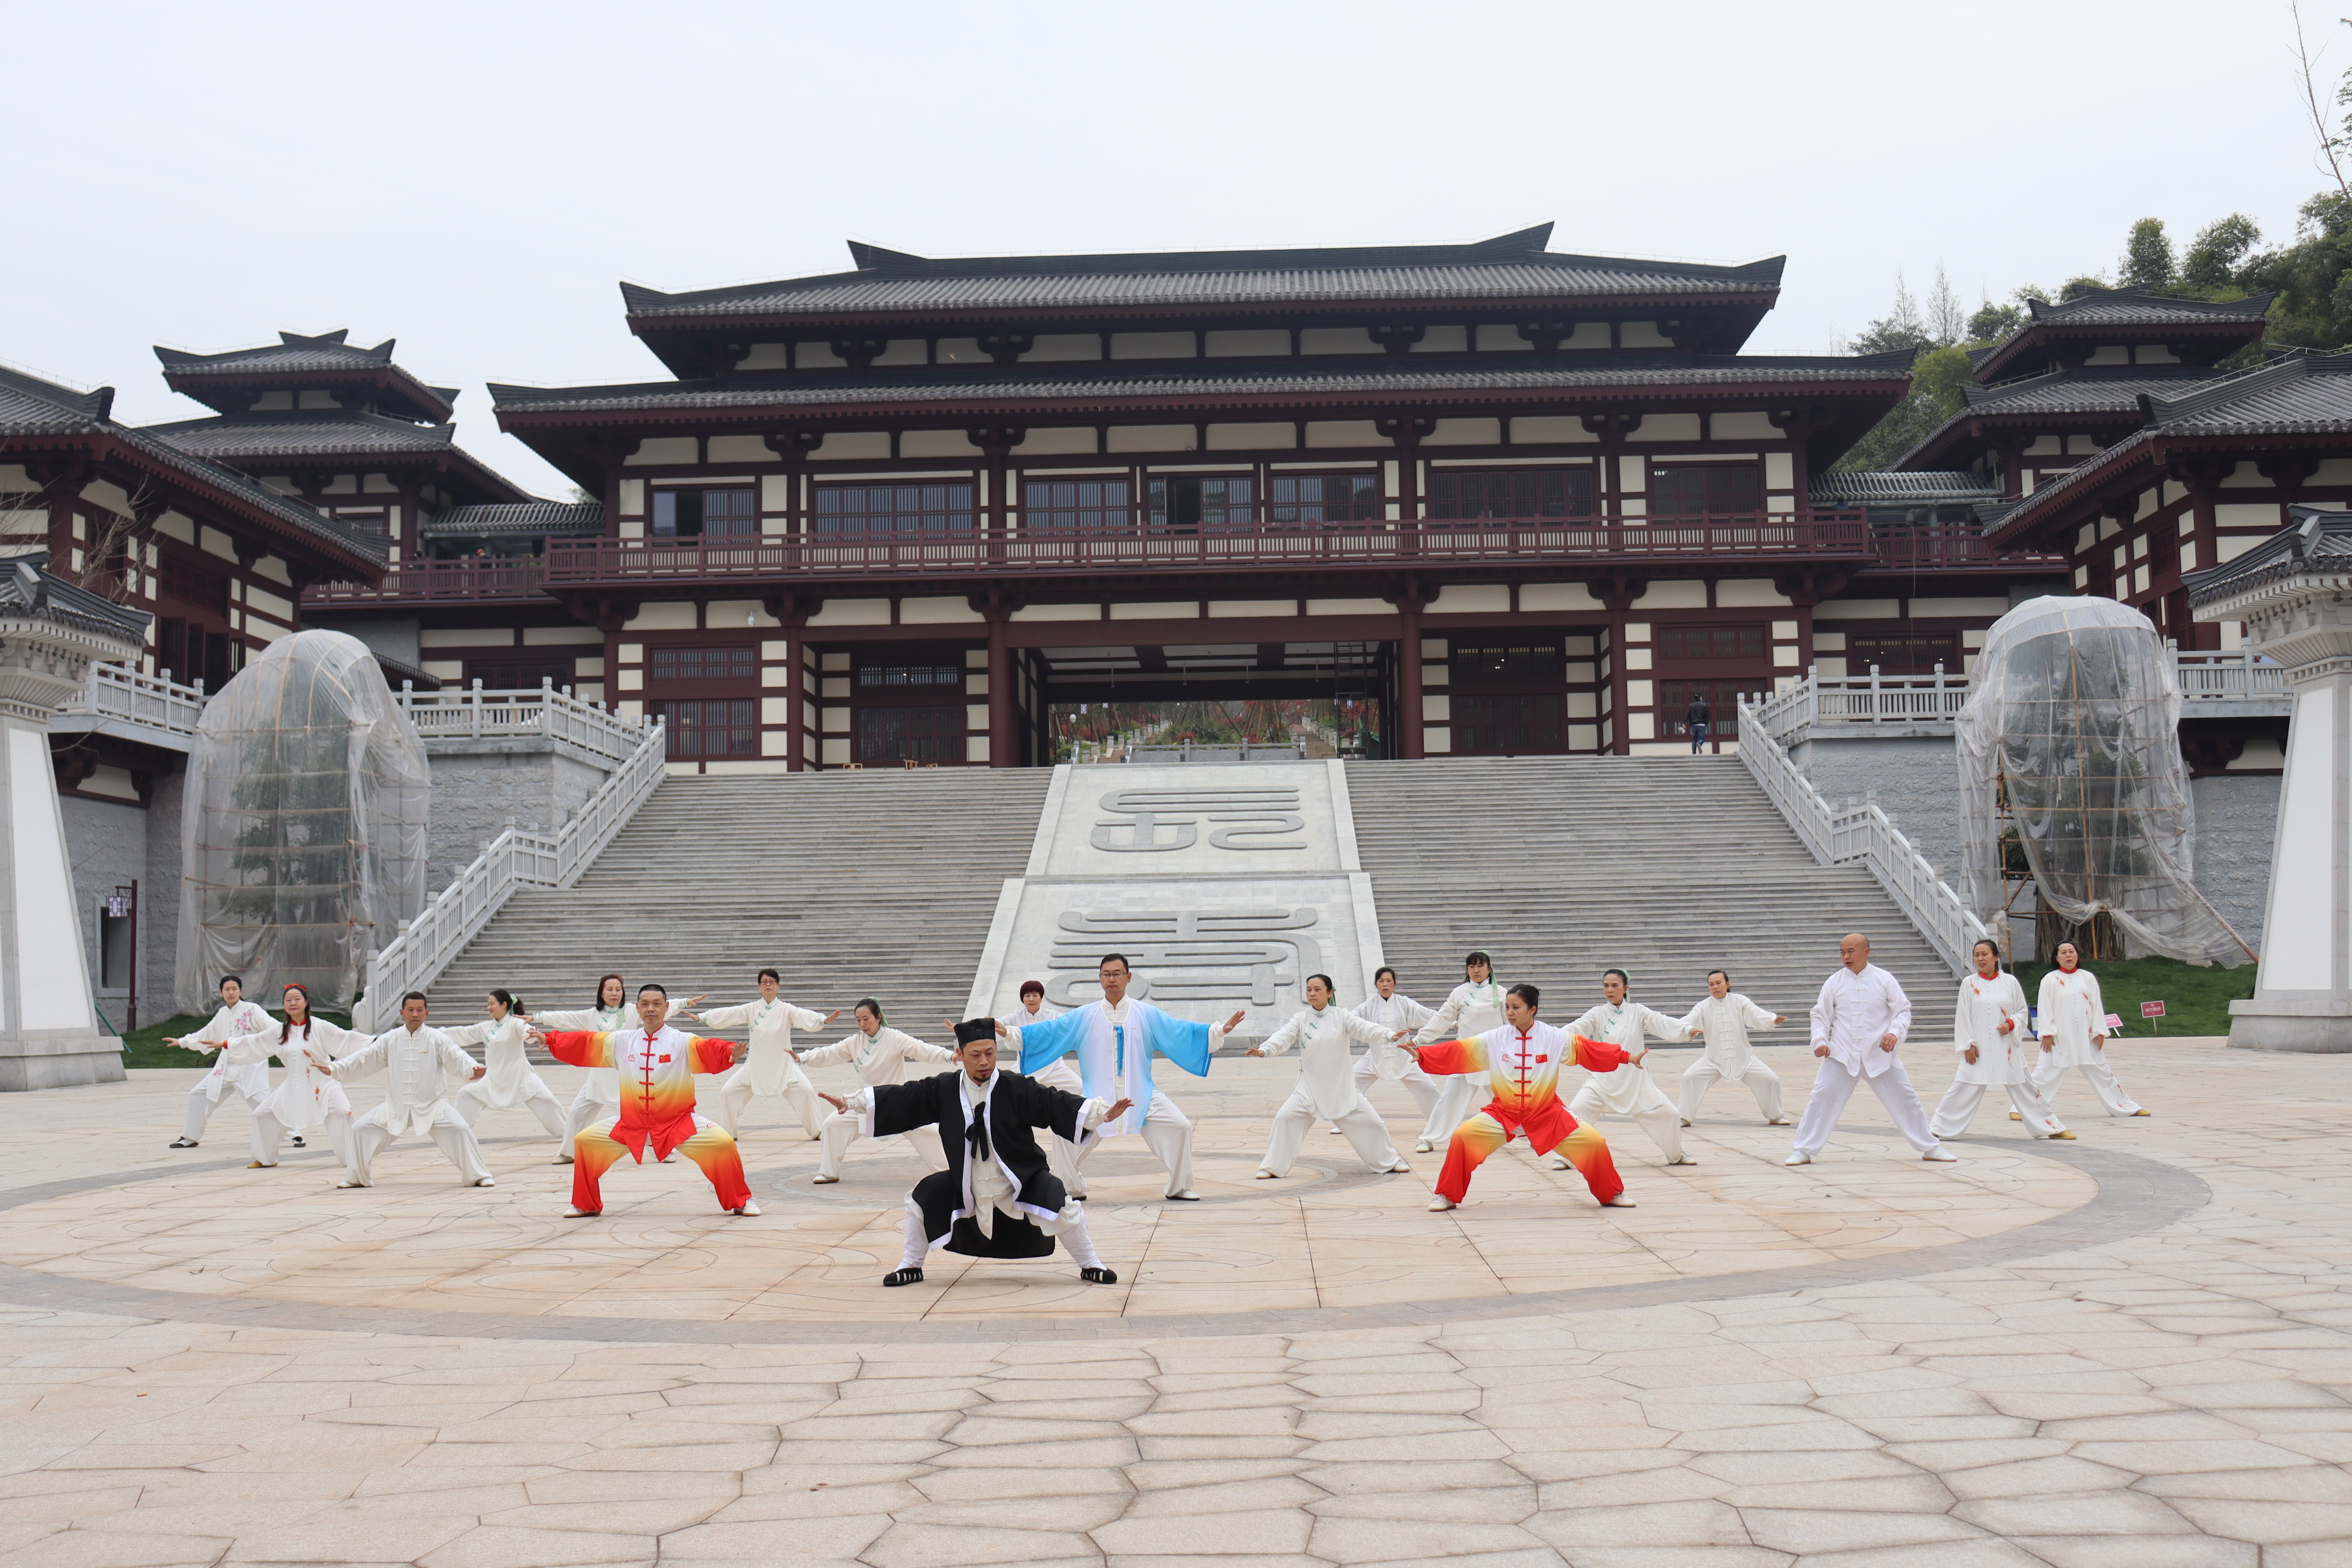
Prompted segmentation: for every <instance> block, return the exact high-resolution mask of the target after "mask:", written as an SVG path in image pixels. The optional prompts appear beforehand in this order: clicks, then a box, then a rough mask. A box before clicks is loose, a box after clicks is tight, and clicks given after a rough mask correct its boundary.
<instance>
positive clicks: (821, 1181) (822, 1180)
mask: <svg viewBox="0 0 2352 1568" xmlns="http://www.w3.org/2000/svg"><path fill="white" fill-rule="evenodd" d="M809 1180H810V1181H812V1182H814V1183H815V1184H817V1185H818V1186H820V1187H822V1186H824V1185H825V1184H827V1183H829V1182H837V1181H839V1180H841V1178H840V1177H839V1176H811V1177H810V1178H809Z"/></svg>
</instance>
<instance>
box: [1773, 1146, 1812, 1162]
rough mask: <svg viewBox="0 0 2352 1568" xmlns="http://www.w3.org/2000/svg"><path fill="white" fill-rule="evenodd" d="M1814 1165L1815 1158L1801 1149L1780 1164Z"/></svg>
mask: <svg viewBox="0 0 2352 1568" xmlns="http://www.w3.org/2000/svg"><path fill="white" fill-rule="evenodd" d="M1780 1163H1782V1164H1783V1165H1810V1164H1811V1163H1813V1157H1812V1156H1811V1154H1808V1153H1806V1152H1804V1151H1803V1150H1801V1149H1800V1150H1798V1151H1797V1152H1795V1153H1793V1154H1790V1156H1789V1157H1788V1158H1787V1159H1785V1160H1783V1161H1781V1162H1780Z"/></svg>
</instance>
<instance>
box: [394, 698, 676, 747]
mask: <svg viewBox="0 0 2352 1568" xmlns="http://www.w3.org/2000/svg"><path fill="white" fill-rule="evenodd" d="M396 697H397V700H398V701H399V703H400V708H401V711H403V712H404V713H406V714H407V715H408V717H409V721H410V722H412V723H414V724H415V726H416V732H417V733H418V734H419V735H422V736H423V737H424V738H425V740H428V741H441V740H452V739H462V740H475V741H479V740H497V739H502V738H505V737H509V736H512V737H516V738H521V737H544V738H546V739H548V740H551V741H562V742H569V743H570V744H572V745H574V746H577V747H579V748H580V749H581V750H583V751H585V752H590V753H592V754H593V755H595V756H600V757H604V758H607V759H609V760H611V761H614V762H618V761H620V760H621V759H623V758H625V757H627V756H629V755H631V754H632V753H634V752H635V751H636V749H637V748H638V746H639V745H640V744H642V743H643V742H644V740H645V730H644V725H643V723H642V721H637V720H633V719H622V718H619V717H616V716H615V715H614V714H611V713H608V712H606V711H605V710H604V709H603V708H601V707H599V706H597V705H596V704H595V703H593V702H583V701H582V700H580V699H579V698H577V697H574V696H572V693H571V692H570V691H569V690H558V689H556V686H555V683H554V682H553V681H551V680H545V679H542V680H541V682H540V683H539V689H538V690H536V691H532V690H518V691H485V690H483V689H482V683H481V682H480V681H479V680H477V681H475V682H474V684H473V685H471V686H469V687H452V688H448V689H444V690H440V691H418V690H416V689H415V687H414V686H413V685H411V684H410V683H409V682H407V681H403V682H401V686H400V690H399V691H398V693H396Z"/></svg>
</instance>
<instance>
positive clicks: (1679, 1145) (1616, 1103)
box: [1551, 969, 1698, 1171]
mask: <svg viewBox="0 0 2352 1568" xmlns="http://www.w3.org/2000/svg"><path fill="white" fill-rule="evenodd" d="M1632 988H1633V983H1632V981H1631V980H1630V979H1629V978H1628V976H1627V975H1626V973H1625V972H1624V971H1623V970H1622V969H1605V970H1602V971H1601V1003H1600V1005H1598V1006H1595V1007H1591V1008H1589V1009H1587V1010H1586V1011H1585V1013H1584V1015H1583V1016H1581V1017H1580V1018H1578V1019H1577V1020H1576V1022H1575V1023H1573V1024H1570V1026H1568V1032H1569V1033H1570V1034H1571V1035H1582V1036H1583V1037H1585V1038H1586V1039H1588V1040H1598V1041H1600V1042H1601V1044H1602V1045H1607V1046H1615V1047H1618V1048H1619V1049H1620V1050H1622V1051H1623V1052H1624V1053H1625V1054H1626V1055H1627V1056H1628V1057H1639V1056H1642V1055H1643V1054H1645V1053H1646V1051H1647V1050H1648V1047H1646V1046H1645V1045H1643V1037H1645V1036H1654V1037H1657V1038H1659V1039H1661V1040H1687V1039H1689V1038H1690V1037H1691V1026H1690V1025H1689V1023H1688V1022H1687V1021H1686V1020H1684V1019H1680V1018H1669V1017H1667V1016H1665V1015H1664V1013H1661V1012H1659V1011H1657V1010H1656V1009H1655V1008H1653V1007H1645V1006H1643V1005H1642V1004H1641V1003H1639V1002H1629V1001H1627V1000H1626V998H1625V994H1626V992H1628V991H1629V990H1631V989H1632ZM1603 1112H1606V1113H1607V1114H1609V1115H1611V1116H1626V1117H1631V1118H1632V1119H1633V1124H1634V1125H1635V1126H1636V1127H1639V1128H1640V1129H1641V1130H1642V1131H1644V1132H1646V1133H1648V1134H1649V1135H1650V1142H1653V1143H1655V1144H1656V1145H1657V1146H1658V1152H1660V1153H1662V1154H1664V1156H1665V1157H1666V1163H1667V1164H1669V1165H1696V1164H1697V1163H1698V1162H1697V1161H1696V1160H1694V1159H1692V1158H1691V1157H1690V1156H1689V1155H1688V1154H1685V1153H1684V1152H1683V1119H1682V1115H1681V1113H1680V1112H1678V1111H1677V1110H1675V1102H1674V1101H1673V1100H1668V1099H1667V1098H1666V1091H1665V1090H1664V1089H1660V1088H1659V1087H1658V1084H1657V1080H1656V1079H1653V1078H1652V1077H1651V1076H1650V1069H1649V1068H1647V1067H1646V1066H1643V1064H1642V1063H1640V1062H1635V1061H1628V1062H1626V1063H1625V1064H1623V1065H1622V1066H1621V1067H1617V1068H1612V1069H1611V1070H1610V1071H1608V1072H1588V1073H1586V1074H1585V1075H1584V1081H1583V1082H1582V1083H1580V1084H1579V1085H1578V1086H1577V1089H1576V1093H1575V1094H1573V1095H1572V1096H1570V1099H1569V1101H1568V1113H1569V1114H1570V1116H1573V1117H1574V1118H1576V1120H1577V1121H1580V1122H1594V1123H1597V1122H1599V1121H1600V1120H1601V1115H1602V1113H1603ZM1551 1163H1552V1169H1553V1170H1555V1171H1565V1170H1567V1169H1568V1168H1569V1160H1568V1156H1567V1155H1565V1154H1554V1155H1553V1156H1552V1162H1551Z"/></svg>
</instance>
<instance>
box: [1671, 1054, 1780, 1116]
mask: <svg viewBox="0 0 2352 1568" xmlns="http://www.w3.org/2000/svg"><path fill="white" fill-rule="evenodd" d="M1729 1077H1730V1075H1729V1074H1727V1073H1726V1072H1725V1071H1724V1070H1723V1069H1722V1068H1719V1067H1717V1066H1716V1065H1715V1064H1714V1063H1713V1062H1711V1061H1709V1060H1707V1059H1706V1058H1705V1057H1701V1058H1699V1059H1698V1060H1696V1061H1695V1062H1693V1063H1691V1065H1690V1066H1688V1067H1686V1068H1684V1069H1683V1087H1682V1089H1681V1092H1680V1093H1679V1095H1678V1096H1677V1097H1676V1102H1675V1111H1676V1113H1677V1114H1678V1115H1679V1116H1680V1118H1681V1119H1682V1120H1683V1121H1697V1120H1698V1108H1699V1104H1700V1102H1701V1101H1703V1100H1706V1091H1707V1090H1708V1089H1713V1088H1714V1087H1715V1086H1716V1085H1717V1084H1718V1083H1721V1082H1723V1081H1724V1080H1725V1079H1727V1078H1729ZM1730 1081H1732V1082H1733V1083H1740V1084H1746V1085H1747V1086H1748V1093H1750V1094H1752V1095H1754V1096H1755V1097H1756V1111H1757V1114H1758V1115H1759V1116H1761V1117H1763V1118H1764V1120H1765V1121H1780V1074H1779V1073H1776V1072H1774V1071H1773V1070H1772V1069H1771V1068H1768V1067H1766V1066H1765V1065H1764V1064H1763V1062H1762V1061H1760V1060H1759V1059H1758V1058H1755V1057H1750V1058H1748V1066H1747V1068H1746V1069H1745V1070H1744V1071H1742V1072H1741V1073H1740V1075H1739V1076H1738V1078H1734V1079H1731V1080H1730Z"/></svg>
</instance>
